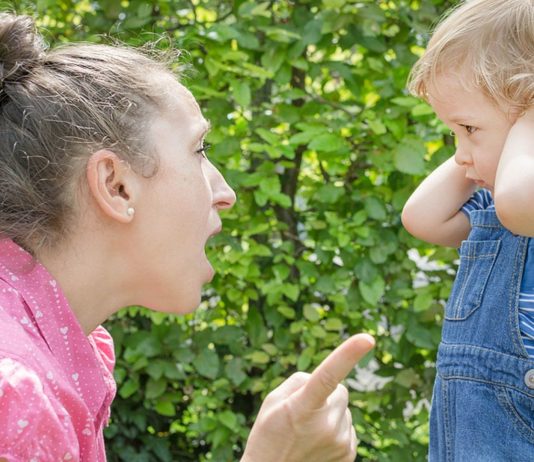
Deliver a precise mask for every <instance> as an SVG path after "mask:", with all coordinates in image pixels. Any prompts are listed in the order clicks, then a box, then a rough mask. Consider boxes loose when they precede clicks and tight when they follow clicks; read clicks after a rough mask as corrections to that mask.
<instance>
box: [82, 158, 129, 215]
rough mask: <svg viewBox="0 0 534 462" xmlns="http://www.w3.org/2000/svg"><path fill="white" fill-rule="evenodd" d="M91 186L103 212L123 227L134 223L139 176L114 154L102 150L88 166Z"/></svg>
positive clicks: (88, 178) (88, 179)
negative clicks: (124, 224) (125, 224)
mask: <svg viewBox="0 0 534 462" xmlns="http://www.w3.org/2000/svg"><path fill="white" fill-rule="evenodd" d="M86 173H87V183H88V184H89V190H90V192H91V195H92V197H93V199H94V200H95V202H96V204H97V205H98V206H99V208H100V211H101V212H102V213H103V214H104V215H106V216H107V217H109V218H111V219H113V220H116V221H119V222H120V223H130V222H131V221H132V220H133V210H134V198H135V196H136V191H137V187H138V183H137V176H136V175H135V172H133V171H132V169H131V168H130V166H129V164H128V163H127V162H125V161H123V160H121V159H120V158H119V157H118V156H117V155H116V154H115V153H114V152H113V151H109V150H107V149H102V150H100V151H96V152H95V153H93V154H92V155H91V157H90V158H89V161H88V162H87V172H86Z"/></svg>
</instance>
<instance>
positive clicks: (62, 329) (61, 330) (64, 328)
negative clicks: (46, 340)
mask: <svg viewBox="0 0 534 462" xmlns="http://www.w3.org/2000/svg"><path fill="white" fill-rule="evenodd" d="M59 331H60V332H61V333H62V334H63V335H67V332H68V331H69V328H68V327H60V328H59Z"/></svg>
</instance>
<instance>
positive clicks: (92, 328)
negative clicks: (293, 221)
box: [0, 14, 374, 462]
mask: <svg viewBox="0 0 534 462" xmlns="http://www.w3.org/2000/svg"><path fill="white" fill-rule="evenodd" d="M0 85H1V91H0V111H1V117H0V132H1V136H0V154H1V155H0V182H1V188H0V191H1V194H2V200H1V208H0V234H1V235H2V236H3V239H2V240H1V241H0V461H9V462H12V461H41V462H42V461H57V460H80V461H104V460H105V450H104V443H103V433H102V429H103V426H104V425H105V424H106V421H107V420H108V417H109V407H110V403H111V401H112V399H113V396H114V393H115V384H114V381H113V376H112V368H113V364H114V356H113V345H112V340H111V337H110V336H109V334H108V333H107V332H106V331H105V329H103V328H102V327H100V324H101V323H102V322H104V321H105V320H106V319H107V318H108V317H109V316H110V315H112V314H113V313H115V312H116V311H118V310H119V309H120V308H121V307H124V306H128V305H134V304H135V305H144V306H146V307H148V308H150V309H153V310H158V311H165V312H170V313H180V314H181V313H188V312H191V311H193V310H194V309H195V308H196V307H197V306H198V304H199V301H200V294H201V287H202V285H203V284H205V283H206V282H209V281H210V280H211V278H212V277H213V269H212V267H211V265H210V264H209V262H208V260H207V258H206V255H205V252H204V246H205V244H206V241H207V240H208V239H209V238H210V237H211V236H213V235H214V234H216V233H218V232H219V231H220V230H221V220H220V218H219V211H220V210H224V209H227V208H230V207H232V205H233V204H234V202H235V194H234V192H233V190H232V189H231V188H230V187H229V186H228V185H227V184H226V182H225V180H224V178H223V177H222V176H221V174H220V173H219V172H218V170H217V169H216V168H215V167H214V166H213V165H212V164H211V163H210V161H209V160H208V159H207V157H206V155H205V148H204V136H205V135H206V133H207V131H208V129H209V125H208V123H207V121H206V120H205V119H204V118H203V116H202V113H201V111H200V109H199V107H198V104H197V103H196V101H195V99H194V98H193V96H192V95H191V93H190V92H189V91H188V90H187V89H185V88H184V87H183V86H182V85H181V84H180V83H178V82H177V81H176V79H175V76H174V75H173V74H172V73H170V71H168V70H167V69H166V68H165V67H164V66H163V65H161V64H159V63H156V62H154V61H152V60H150V59H149V58H147V57H145V56H143V55H141V54H140V53H138V52H135V51H133V50H130V49H125V48H118V47H109V46H102V45H74V46H68V47H63V48H59V49H56V50H53V51H45V49H44V47H43V46H42V42H41V39H40V37H39V36H38V35H37V33H36V32H35V28H34V25H33V22H32V20H31V19H30V18H28V17H24V16H14V15H8V14H4V15H1V16H0ZM373 344H374V341H373V339H372V338H371V337H369V336H368V335H365V334H361V335H357V336H354V337H352V338H351V339H349V340H347V341H346V342H345V343H344V344H343V345H341V346H340V347H339V348H338V349H337V350H335V352H333V353H332V354H331V355H330V356H329V357H328V358H327V359H326V360H325V361H324V362H323V364H321V366H319V368H317V369H316V370H315V372H314V373H313V374H311V375H309V374H304V373H299V374H295V375H293V376H292V377H290V378H289V379H288V380H287V381H286V382H284V383H283V384H282V385H280V387H278V388H277V389H276V390H274V391H273V392H271V393H270V394H269V395H268V397H267V398H266V400H265V402H264V404H263V406H262V408H261V410H260V413H259V415H258V418H257V421H256V423H255V424H254V427H253V428H252V430H251V433H250V436H249V439H248V442H247V445H246V449H245V453H244V455H243V458H242V461H245V462H263V461H274V460H276V461H301V460H306V461H321V462H328V461H336V462H339V461H352V460H354V457H355V454H356V435H355V433H354V428H353V426H352V419H351V415H350V412H349V410H348V409H347V403H348V393H347V390H346V389H345V388H344V387H343V386H341V385H339V382H340V381H341V380H343V378H344V377H345V376H346V375H347V374H348V373H349V372H350V371H351V369H352V368H353V367H354V365H355V364H356V362H357V361H358V360H359V359H360V358H361V357H362V356H363V355H364V354H365V353H367V351H369V350H370V349H371V348H372V346H373Z"/></svg>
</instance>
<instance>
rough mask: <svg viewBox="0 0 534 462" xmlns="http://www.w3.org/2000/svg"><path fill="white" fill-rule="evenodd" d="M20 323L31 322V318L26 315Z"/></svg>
mask: <svg viewBox="0 0 534 462" xmlns="http://www.w3.org/2000/svg"><path fill="white" fill-rule="evenodd" d="M20 323H21V324H29V323H30V320H29V319H28V318H27V317H26V316H24V317H23V318H22V319H21V320H20Z"/></svg>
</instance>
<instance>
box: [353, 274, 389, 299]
mask: <svg viewBox="0 0 534 462" xmlns="http://www.w3.org/2000/svg"><path fill="white" fill-rule="evenodd" d="M358 287H359V288H360V293H361V294H362V297H363V299H364V300H365V301H366V302H367V303H369V304H370V305H373V306H375V305H376V304H377V303H378V301H379V300H380V299H381V298H382V296H383V295H384V291H385V287H386V284H385V282H384V280H383V279H382V278H381V277H377V278H375V279H374V280H373V281H372V282H371V284H367V283H365V282H363V281H360V282H359V283H358Z"/></svg>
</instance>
